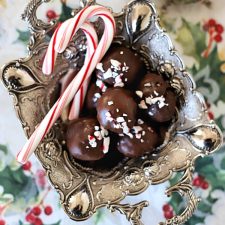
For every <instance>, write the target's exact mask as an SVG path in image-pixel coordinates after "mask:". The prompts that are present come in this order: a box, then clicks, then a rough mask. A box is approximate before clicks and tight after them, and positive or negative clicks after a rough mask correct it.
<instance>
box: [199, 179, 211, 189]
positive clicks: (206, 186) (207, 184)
mask: <svg viewBox="0 0 225 225" xmlns="http://www.w3.org/2000/svg"><path fill="white" fill-rule="evenodd" d="M201 188H202V189H203V190H207V189H208V188H209V183H208V182H207V181H204V182H203V183H202V185H201Z"/></svg>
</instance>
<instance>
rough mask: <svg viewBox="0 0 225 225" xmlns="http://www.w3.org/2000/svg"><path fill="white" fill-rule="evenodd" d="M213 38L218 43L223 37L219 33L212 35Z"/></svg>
mask: <svg viewBox="0 0 225 225" xmlns="http://www.w3.org/2000/svg"><path fill="white" fill-rule="evenodd" d="M214 40H215V41H216V42H217V43H220V42H222V40H223V38H222V36H221V34H217V35H216V36H215V37H214Z"/></svg>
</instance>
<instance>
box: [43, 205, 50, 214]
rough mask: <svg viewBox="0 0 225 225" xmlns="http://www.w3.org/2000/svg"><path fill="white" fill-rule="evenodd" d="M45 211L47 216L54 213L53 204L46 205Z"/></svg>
mask: <svg viewBox="0 0 225 225" xmlns="http://www.w3.org/2000/svg"><path fill="white" fill-rule="evenodd" d="M44 211H45V214H46V215H47V216H49V215H51V214H52V207H51V206H46V207H45V210H44Z"/></svg>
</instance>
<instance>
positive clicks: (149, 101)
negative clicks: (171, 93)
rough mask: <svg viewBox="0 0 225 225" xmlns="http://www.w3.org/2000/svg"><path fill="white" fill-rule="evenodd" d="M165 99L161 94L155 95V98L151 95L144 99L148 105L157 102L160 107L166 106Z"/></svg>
mask: <svg viewBox="0 0 225 225" xmlns="http://www.w3.org/2000/svg"><path fill="white" fill-rule="evenodd" d="M165 100H166V99H165V98H164V97H163V96H160V97H155V98H154V97H153V96H150V97H148V98H146V99H145V101H146V103H147V104H148V105H153V104H156V103H158V105H159V108H160V109H161V108H163V107H164V106H168V104H166V103H165Z"/></svg>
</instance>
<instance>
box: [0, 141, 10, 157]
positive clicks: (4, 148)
mask: <svg viewBox="0 0 225 225" xmlns="http://www.w3.org/2000/svg"><path fill="white" fill-rule="evenodd" d="M0 151H2V152H4V153H5V155H7V153H8V148H7V146H6V145H1V144H0Z"/></svg>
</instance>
